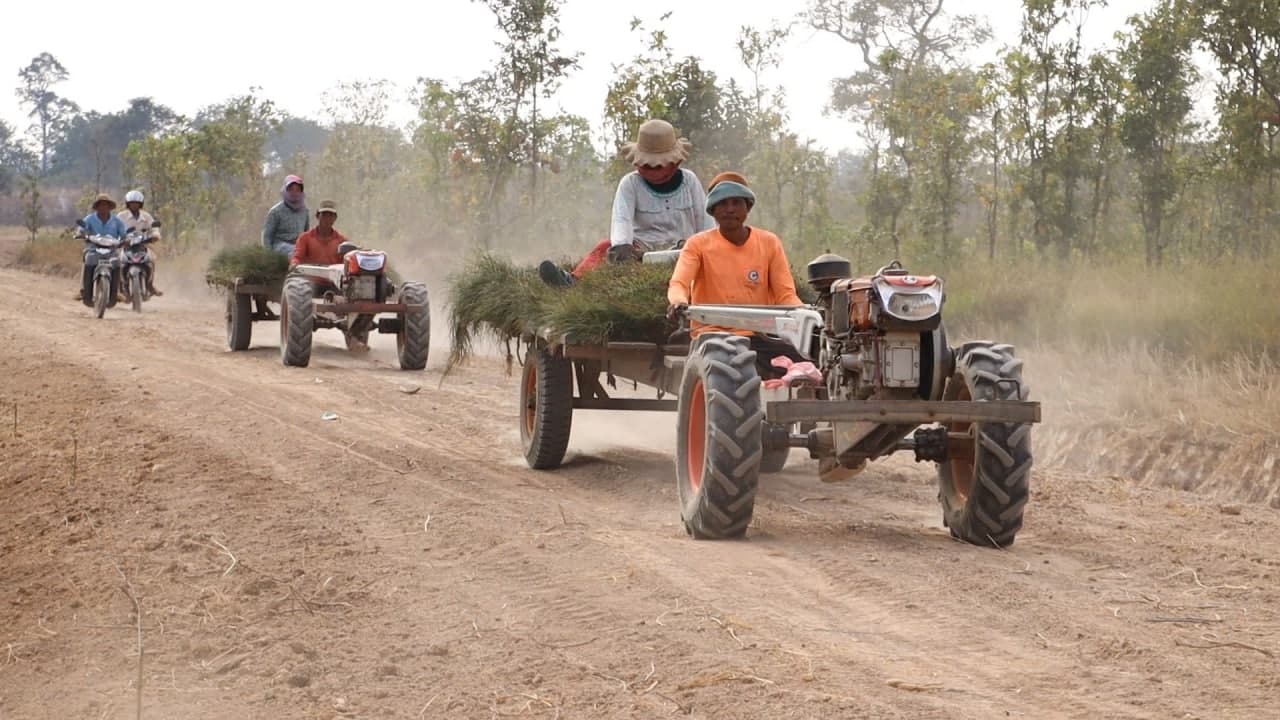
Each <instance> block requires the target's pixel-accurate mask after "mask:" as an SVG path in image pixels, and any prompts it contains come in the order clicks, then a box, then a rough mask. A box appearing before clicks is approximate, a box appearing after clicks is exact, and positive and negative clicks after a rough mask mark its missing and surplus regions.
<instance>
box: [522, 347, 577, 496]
mask: <svg viewBox="0 0 1280 720" xmlns="http://www.w3.org/2000/svg"><path fill="white" fill-rule="evenodd" d="M572 427H573V362H572V361H570V360H566V359H564V358H562V357H558V356H556V355H553V354H552V353H551V352H550V351H549V350H547V349H546V348H537V349H535V350H533V351H532V352H531V353H530V354H529V357H528V358H527V359H526V360H525V362H524V373H523V374H522V376H521V378H520V444H521V445H522V446H523V448H524V460H525V462H526V463H528V464H529V467H531V468H533V469H534V470H553V469H555V468H558V467H560V463H561V462H562V461H563V460H564V454H565V451H566V450H568V449H569V431H570V429H571V428H572Z"/></svg>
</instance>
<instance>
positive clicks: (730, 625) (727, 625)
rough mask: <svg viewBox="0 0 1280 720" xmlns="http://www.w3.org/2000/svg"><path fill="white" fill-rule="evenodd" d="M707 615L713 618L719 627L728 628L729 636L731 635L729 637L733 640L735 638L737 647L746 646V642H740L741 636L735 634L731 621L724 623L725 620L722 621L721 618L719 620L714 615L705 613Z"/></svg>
mask: <svg viewBox="0 0 1280 720" xmlns="http://www.w3.org/2000/svg"><path fill="white" fill-rule="evenodd" d="M707 617H709V618H711V619H712V620H714V621H715V623H716V624H717V625H719V626H720V627H722V628H724V629H725V630H728V631H729V637H731V638H733V639H734V640H736V641H737V642H738V646H739V647H746V646H747V644H746V643H744V642H742V638H740V637H738V634H737V633H735V632H734V631H733V624H732V623H726V622H724V621H723V620H721V619H720V618H718V617H716V616H715V615H707Z"/></svg>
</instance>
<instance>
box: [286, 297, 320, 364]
mask: <svg viewBox="0 0 1280 720" xmlns="http://www.w3.org/2000/svg"><path fill="white" fill-rule="evenodd" d="M315 329H316V321H315V300H314V297H313V292H312V289H311V283H310V282H308V281H307V279H306V278H301V277H291V278H289V279H287V280H285V281H284V293H283V295H282V297H281V298H280V361H281V362H282V363H284V364H285V365H292V366H294V367H306V366H307V365H308V364H309V363H310V362H311V336H312V335H313V334H314V333H315Z"/></svg>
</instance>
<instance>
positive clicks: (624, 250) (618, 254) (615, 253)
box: [609, 245, 640, 263]
mask: <svg viewBox="0 0 1280 720" xmlns="http://www.w3.org/2000/svg"><path fill="white" fill-rule="evenodd" d="M639 259H640V258H638V257H637V256H636V249H635V246H633V245H612V246H610V247H609V262H611V263H624V262H632V261H635V260H639Z"/></svg>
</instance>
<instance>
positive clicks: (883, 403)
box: [766, 400, 1040, 425]
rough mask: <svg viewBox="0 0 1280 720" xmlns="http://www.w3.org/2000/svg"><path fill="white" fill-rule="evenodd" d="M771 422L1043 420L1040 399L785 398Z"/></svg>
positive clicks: (773, 407)
mask: <svg viewBox="0 0 1280 720" xmlns="http://www.w3.org/2000/svg"><path fill="white" fill-rule="evenodd" d="M766 417H767V419H768V420H769V422H773V423H781V424H791V423H797V422H873V423H877V424H883V425H896V424H904V425H906V424H921V423H957V422H1004V423H1038V422H1040V403H1038V402H1025V401H1019V400H995V401H991V402H981V401H973V400H838V401H831V400H786V401H775V402H771V403H768V408H767V409H766Z"/></svg>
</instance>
